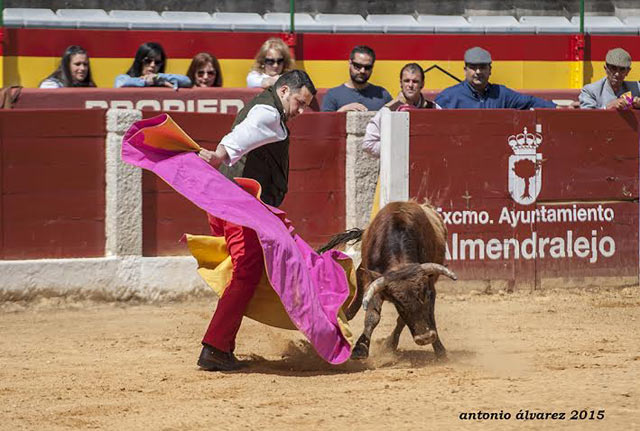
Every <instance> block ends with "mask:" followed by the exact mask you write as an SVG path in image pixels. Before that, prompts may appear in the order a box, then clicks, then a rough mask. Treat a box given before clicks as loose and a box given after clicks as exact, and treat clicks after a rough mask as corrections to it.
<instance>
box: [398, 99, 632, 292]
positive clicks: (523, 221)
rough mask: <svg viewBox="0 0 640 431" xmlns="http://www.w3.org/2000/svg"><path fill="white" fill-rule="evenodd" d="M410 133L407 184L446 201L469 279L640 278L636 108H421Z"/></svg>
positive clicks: (456, 256) (455, 252) (413, 191)
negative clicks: (588, 109)
mask: <svg viewBox="0 0 640 431" xmlns="http://www.w3.org/2000/svg"><path fill="white" fill-rule="evenodd" d="M525 128H526V129H527V132H526V133H527V135H528V136H526V137H525V136H524V129H525ZM410 135H411V138H410V139H411V140H410V143H411V146H410V160H411V165H410V195H411V196H417V197H419V198H424V197H428V198H429V199H430V200H431V201H432V202H433V203H434V205H436V206H437V207H439V208H440V209H441V212H442V214H443V215H444V217H445V221H446V222H447V225H448V228H449V244H448V247H449V255H450V264H451V267H452V268H453V269H454V270H455V271H457V273H458V275H459V276H460V277H461V278H462V279H475V280H478V279H497V278H499V279H507V280H510V281H512V282H514V283H516V284H534V283H539V282H540V280H541V279H542V278H547V279H548V278H557V279H559V280H560V279H563V278H567V277H573V278H579V277H594V276H603V277H614V276H615V277H623V276H624V277H635V278H636V279H637V277H638V204H637V199H638V120H637V118H636V115H635V114H634V113H633V112H623V113H617V112H602V111H554V110H537V111H525V112H521V111H511V110H505V111H466V110H465V111H463V110H459V111H438V112H433V111H432V112H426V111H413V112H411V128H410ZM518 135H520V136H518ZM518 162H522V163H518ZM516 163H518V165H516ZM536 166H539V167H540V169H539V170H536ZM516 172H517V173H516ZM525 178H527V180H525ZM526 181H528V186H525V184H526ZM532 211H534V216H533V218H532V219H530V218H531V215H530V214H531V212H532ZM535 211H537V213H535ZM514 217H520V218H519V219H518V220H517V221H516V220H514ZM514 239H515V240H516V241H517V244H518V246H517V247H516V246H515V243H514V241H512V240H514ZM505 241H506V245H505ZM516 248H517V249H518V250H516Z"/></svg>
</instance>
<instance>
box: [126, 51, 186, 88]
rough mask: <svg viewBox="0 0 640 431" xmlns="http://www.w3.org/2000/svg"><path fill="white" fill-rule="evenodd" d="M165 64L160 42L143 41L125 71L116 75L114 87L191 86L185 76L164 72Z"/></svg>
mask: <svg viewBox="0 0 640 431" xmlns="http://www.w3.org/2000/svg"><path fill="white" fill-rule="evenodd" d="M166 65H167V56H166V54H165V53H164V49H162V46H161V45H160V44H158V43H155V42H147V43H143V44H142V45H140V47H139V48H138V52H136V57H135V58H134V60H133V64H132V65H131V67H130V68H129V70H128V71H127V73H125V74H123V75H118V76H117V77H116V83H115V87H116V88H119V87H170V88H176V89H177V88H178V87H191V80H190V79H189V78H187V77H186V76H184V75H175V74H171V73H164V69H165V67H166Z"/></svg>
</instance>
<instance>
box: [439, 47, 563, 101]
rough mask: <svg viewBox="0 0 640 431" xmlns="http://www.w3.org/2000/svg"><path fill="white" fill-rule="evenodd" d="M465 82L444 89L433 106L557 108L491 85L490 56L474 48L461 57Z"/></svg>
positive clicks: (478, 48) (482, 50)
mask: <svg viewBox="0 0 640 431" xmlns="http://www.w3.org/2000/svg"><path fill="white" fill-rule="evenodd" d="M464 74H465V81H463V82H461V83H460V84H457V85H454V86H453V87H449V88H446V89H445V90H443V91H442V93H440V94H439V95H438V97H436V100H435V102H436V103H437V104H438V105H440V106H441V107H442V108H444V109H447V108H449V109H498V108H511V109H531V108H555V107H556V104H555V103H553V102H549V101H547V100H544V99H540V98H538V97H534V96H529V95H526V94H522V93H518V92H517V91H513V90H511V89H509V88H507V87H505V86H504V85H498V84H490V83H489V77H490V76H491V54H489V52H488V51H486V50H484V49H482V48H480V47H475V48H471V49H468V50H467V51H466V52H465V53H464Z"/></svg>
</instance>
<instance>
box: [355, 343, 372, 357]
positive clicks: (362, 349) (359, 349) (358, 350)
mask: <svg viewBox="0 0 640 431" xmlns="http://www.w3.org/2000/svg"><path fill="white" fill-rule="evenodd" d="M368 357H369V346H367V345H366V344H363V343H358V344H356V347H354V348H353V351H352V352H351V359H367V358H368Z"/></svg>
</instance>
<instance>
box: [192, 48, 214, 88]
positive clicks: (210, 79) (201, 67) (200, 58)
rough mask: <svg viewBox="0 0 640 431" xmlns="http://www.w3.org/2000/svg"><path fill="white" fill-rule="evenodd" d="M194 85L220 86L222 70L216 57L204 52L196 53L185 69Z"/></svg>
mask: <svg viewBox="0 0 640 431" xmlns="http://www.w3.org/2000/svg"><path fill="white" fill-rule="evenodd" d="M187 78H189V79H190V80H191V82H192V83H193V86H194V87H222V72H221V71H220V63H218V59H217V58H216V57H215V56H213V55H211V54H209V53H206V52H201V53H200V54H196V55H195V56H194V57H193V60H191V64H190V65H189V69H188V70H187Z"/></svg>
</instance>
